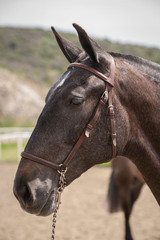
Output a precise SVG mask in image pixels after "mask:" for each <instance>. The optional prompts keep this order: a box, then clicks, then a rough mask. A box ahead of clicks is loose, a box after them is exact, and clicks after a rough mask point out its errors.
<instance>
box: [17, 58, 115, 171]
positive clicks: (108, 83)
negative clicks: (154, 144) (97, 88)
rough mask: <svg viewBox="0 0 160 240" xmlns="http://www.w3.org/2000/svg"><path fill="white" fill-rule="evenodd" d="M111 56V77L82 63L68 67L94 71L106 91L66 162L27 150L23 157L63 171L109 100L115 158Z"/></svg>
mask: <svg viewBox="0 0 160 240" xmlns="http://www.w3.org/2000/svg"><path fill="white" fill-rule="evenodd" d="M110 57H111V72H110V76H109V77H107V76H105V75H104V74H102V73H100V72H99V71H97V70H95V69H93V68H91V67H89V66H87V65H84V64H81V63H71V64H70V65H69V67H68V68H81V69H85V70H86V71H89V72H91V73H93V74H94V75H95V76H97V77H98V78H100V79H102V80H103V81H104V82H105V91H104V92H103V94H102V96H101V98H100V100H99V102H98V104H97V106H96V108H95V110H94V113H93V115H92V117H91V120H90V121H89V123H88V124H87V126H86V128H85V129H84V131H83V133H82V134H81V136H80V137H79V139H78V140H77V142H76V143H75V145H74V146H73V148H72V150H71V152H70V153H69V155H68V156H67V157H66V159H65V160H64V162H63V163H61V164H56V163H52V162H50V161H48V160H46V159H43V158H40V157H37V156H35V155H33V154H30V153H27V152H22V153H21V156H22V157H23V158H26V159H29V160H31V161H34V162H36V163H40V164H43V165H45V166H47V167H50V168H52V169H54V170H57V171H58V172H59V173H61V171H64V170H65V169H67V166H68V165H69V163H70V162H71V160H72V159H73V157H74V155H75V153H76V152H77V150H78V149H79V148H80V146H81V144H82V143H83V141H84V139H85V137H87V138H88V137H89V135H90V131H91V130H92V128H93V127H94V126H95V124H96V122H97V120H98V118H99V116H100V114H101V111H102V108H104V106H105V105H106V103H107V102H108V109H109V116H110V122H111V138H112V150H113V158H115V156H116V130H115V120H114V109H113V104H112V88H113V87H114V73H115V63H114V59H113V57H112V56H110Z"/></svg>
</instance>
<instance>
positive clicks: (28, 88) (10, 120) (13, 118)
mask: <svg viewBox="0 0 160 240" xmlns="http://www.w3.org/2000/svg"><path fill="white" fill-rule="evenodd" d="M43 96H44V93H43V91H42V90H41V89H40V88H38V87H37V85H36V84H34V83H32V82H30V81H27V80H25V79H23V78H19V77H17V76H16V75H15V74H13V73H11V72H9V71H8V70H5V69H0V126H12V125H33V124H34V123H35V122H36V120H37V117H38V116H39V113H40V111H41V109H42V107H43V105H44V98H43Z"/></svg>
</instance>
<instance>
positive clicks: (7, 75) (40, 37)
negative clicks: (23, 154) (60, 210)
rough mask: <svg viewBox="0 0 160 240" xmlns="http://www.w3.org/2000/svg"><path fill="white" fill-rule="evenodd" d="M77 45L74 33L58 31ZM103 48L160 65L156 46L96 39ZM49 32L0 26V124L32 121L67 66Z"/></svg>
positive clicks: (31, 122) (158, 51)
mask: <svg viewBox="0 0 160 240" xmlns="http://www.w3.org/2000/svg"><path fill="white" fill-rule="evenodd" d="M61 34H62V35H63V36H64V37H65V38H67V39H68V40H70V41H71V42H73V43H75V44H77V45H79V42H78V37H77V36H76V35H74V34H66V33H65V34H64V33H61ZM96 41H97V42H98V43H99V44H100V45H101V46H102V47H103V48H104V49H106V51H109V52H120V53H125V54H132V55H137V56H140V57H143V58H146V59H149V60H152V61H154V62H157V63H159V64H160V49H156V48H147V47H141V46H133V45H126V44H120V43H112V42H110V41H108V40H107V39H105V40H96ZM67 64H68V63H67V61H66V60H65V57H64V56H63V54H62V53H61V51H60V50H59V47H58V45H57V42H56V40H55V38H54V36H53V34H52V31H45V30H42V29H22V28H9V27H1V28H0V126H4V125H5V126H6V125H14V124H16V125H28V124H34V123H35V120H36V118H37V116H38V115H39V112H40V109H41V108H42V105H43V101H42V99H44V95H45V94H46V92H47V90H48V88H49V87H50V86H51V85H52V84H53V83H54V82H55V81H56V80H57V79H58V78H59V76H60V75H61V74H62V72H64V71H65V69H66V67H67Z"/></svg>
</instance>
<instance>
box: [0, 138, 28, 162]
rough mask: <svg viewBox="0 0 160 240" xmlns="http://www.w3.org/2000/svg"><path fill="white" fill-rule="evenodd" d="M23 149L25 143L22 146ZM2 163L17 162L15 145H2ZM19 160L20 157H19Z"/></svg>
mask: <svg viewBox="0 0 160 240" xmlns="http://www.w3.org/2000/svg"><path fill="white" fill-rule="evenodd" d="M23 147H25V143H24V144H23ZM1 151H2V156H1V157H2V161H8V162H14V161H18V153H17V143H2V149H1ZM19 159H20V156H19Z"/></svg>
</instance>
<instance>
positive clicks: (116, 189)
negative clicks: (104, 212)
mask: <svg viewBox="0 0 160 240" xmlns="http://www.w3.org/2000/svg"><path fill="white" fill-rule="evenodd" d="M143 184H144V179H143V176H142V174H141V173H140V172H139V170H138V169H137V167H136V166H135V165H134V164H133V163H132V162H131V161H130V160H129V159H128V158H126V157H122V156H119V157H116V158H115V159H113V160H112V173H111V176H110V183H109V188H108V193H107V200H108V207H109V212H110V213H114V212H117V211H119V210H122V211H123V213H124V217H125V240H133V237H132V233H131V228H130V223H129V219H130V215H131V212H132V208H133V205H134V203H135V201H136V200H137V198H138V197H139V195H140V192H141V189H142V186H143Z"/></svg>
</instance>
